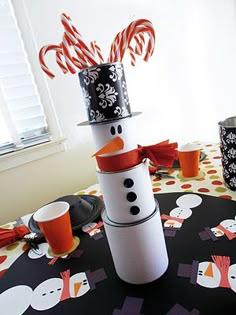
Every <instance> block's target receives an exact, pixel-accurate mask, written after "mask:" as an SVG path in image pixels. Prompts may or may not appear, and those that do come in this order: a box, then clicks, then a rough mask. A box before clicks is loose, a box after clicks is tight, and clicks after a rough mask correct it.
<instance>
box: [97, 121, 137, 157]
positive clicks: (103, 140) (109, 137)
mask: <svg viewBox="0 0 236 315" xmlns="http://www.w3.org/2000/svg"><path fill="white" fill-rule="evenodd" d="M91 128H92V133H93V137H94V140H95V145H96V148H97V150H100V149H102V148H104V146H106V145H107V146H108V145H110V146H109V148H110V147H111V144H112V143H114V142H115V141H116V139H117V137H119V138H120V139H121V141H122V142H121V141H120V143H122V144H123V145H122V146H121V145H120V146H118V142H117V143H115V145H116V147H117V150H116V151H111V152H107V153H105V154H106V155H114V154H120V153H125V152H128V151H131V150H133V149H136V148H137V140H136V136H135V135H136V132H135V131H134V126H133V119H132V117H129V118H123V119H119V120H114V121H111V122H107V123H100V124H94V125H91ZM130 135H132V136H130ZM114 147H115V146H114Z"/></svg>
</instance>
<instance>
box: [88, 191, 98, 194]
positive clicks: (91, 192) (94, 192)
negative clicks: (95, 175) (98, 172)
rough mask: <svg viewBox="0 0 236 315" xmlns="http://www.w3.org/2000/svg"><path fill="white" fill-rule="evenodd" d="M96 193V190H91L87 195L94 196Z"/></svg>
mask: <svg viewBox="0 0 236 315" xmlns="http://www.w3.org/2000/svg"><path fill="white" fill-rule="evenodd" d="M96 193H97V190H91V191H90V192H89V195H95V194H96Z"/></svg>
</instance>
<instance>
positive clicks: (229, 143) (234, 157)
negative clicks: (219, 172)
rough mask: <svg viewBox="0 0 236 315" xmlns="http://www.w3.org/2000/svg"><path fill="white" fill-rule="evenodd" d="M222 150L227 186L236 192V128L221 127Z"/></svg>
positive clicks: (224, 176)
mask: <svg viewBox="0 0 236 315" xmlns="http://www.w3.org/2000/svg"><path fill="white" fill-rule="evenodd" d="M220 150H221V153H222V165H223V178H224V181H225V184H226V186H227V187H228V188H229V189H231V190H233V191H235V190H236V128H229V127H223V126H220Z"/></svg>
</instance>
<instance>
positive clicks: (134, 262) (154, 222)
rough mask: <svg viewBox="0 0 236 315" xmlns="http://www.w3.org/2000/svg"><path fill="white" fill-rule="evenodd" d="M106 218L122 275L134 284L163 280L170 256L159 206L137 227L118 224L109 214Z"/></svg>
mask: <svg viewBox="0 0 236 315" xmlns="http://www.w3.org/2000/svg"><path fill="white" fill-rule="evenodd" d="M102 219H103V222H104V227H105V231H106V235H107V239H108V243H109V246H110V250H111V254H112V258H113V262H114V265H115V269H116V272H117V274H118V276H119V277H120V278H121V279H122V280H124V281H126V282H128V283H132V284H144V283H149V282H152V281H154V280H156V279H158V278H160V277H161V276H162V275H163V274H164V273H165V271H166V269H167V267H168V263H169V260H168V255H167V250H166V244H165V239H164V234H163V229H162V224H161V219H160V212H159V208H158V206H157V207H156V209H155V211H154V212H153V213H152V214H151V216H149V217H148V218H146V219H144V220H142V221H141V222H137V223H133V224H123V225H122V224H115V223H113V222H111V221H110V220H109V218H108V217H107V213H106V211H103V213H102Z"/></svg>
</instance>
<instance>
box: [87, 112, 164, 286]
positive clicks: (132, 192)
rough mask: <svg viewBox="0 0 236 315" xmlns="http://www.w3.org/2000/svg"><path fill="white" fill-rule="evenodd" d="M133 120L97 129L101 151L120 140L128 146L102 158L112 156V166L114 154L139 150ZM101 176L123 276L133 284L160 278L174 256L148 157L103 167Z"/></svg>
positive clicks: (106, 218) (114, 254) (116, 259)
mask: <svg viewBox="0 0 236 315" xmlns="http://www.w3.org/2000/svg"><path fill="white" fill-rule="evenodd" d="M133 121H134V119H133V118H130V117H129V118H125V119H120V120H116V121H112V122H107V123H101V124H92V125H91V127H92V133H93V135H94V139H95V143H96V148H97V150H98V151H100V150H101V149H102V148H104V147H106V146H107V144H108V143H111V141H112V140H114V139H115V138H116V137H119V138H121V139H122V142H123V147H122V148H119V150H117V151H114V152H105V153H102V154H101V155H100V156H101V157H103V156H109V158H111V159H110V161H111V163H112V156H117V155H118V154H125V153H127V152H129V151H132V150H135V149H137V147H138V145H137V140H136V132H135V130H134V125H133V123H134V122H133ZM102 152H103V151H102ZM97 177H98V181H99V184H100V187H101V191H102V194H103V200H104V203H105V208H106V210H105V211H104V212H103V214H102V218H103V221H104V228H105V231H106V234H107V238H108V242H109V246H110V249H111V254H112V257H113V261H114V265H115V268H116V272H117V274H118V276H119V277H120V278H121V279H123V280H124V281H126V282H128V283H133V284H143V283H148V282H151V281H154V280H156V279H157V278H159V277H160V276H161V275H162V274H163V273H164V272H165V271H166V269H167V267H168V255H167V250H166V244H165V239H164V234H163V229H162V225H161V220H160V212H159V206H158V205H157V204H156V202H155V199H154V196H153V191H152V184H151V180H150V174H149V169H148V161H147V159H144V160H143V161H141V163H139V164H137V165H135V166H133V167H131V168H126V169H121V170H117V171H104V170H100V169H97ZM137 257H138V264H137V261H136V260H137Z"/></svg>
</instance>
